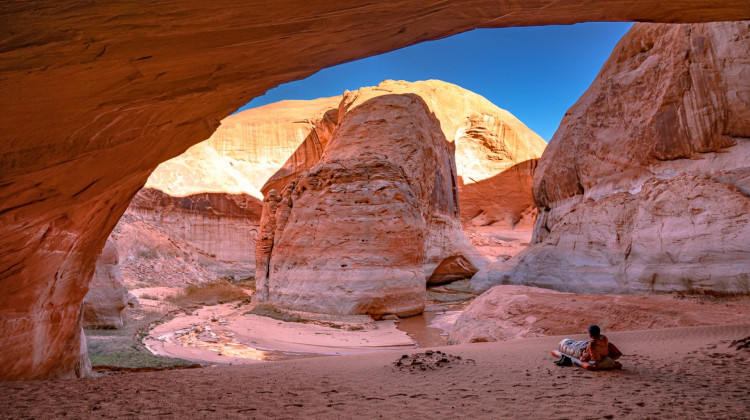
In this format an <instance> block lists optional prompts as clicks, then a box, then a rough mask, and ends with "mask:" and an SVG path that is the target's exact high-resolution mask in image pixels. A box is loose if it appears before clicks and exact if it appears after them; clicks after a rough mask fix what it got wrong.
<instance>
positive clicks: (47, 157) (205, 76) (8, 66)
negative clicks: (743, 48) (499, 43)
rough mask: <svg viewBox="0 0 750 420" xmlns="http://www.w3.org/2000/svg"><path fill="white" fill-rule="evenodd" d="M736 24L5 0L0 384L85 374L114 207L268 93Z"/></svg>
mask: <svg viewBox="0 0 750 420" xmlns="http://www.w3.org/2000/svg"><path fill="white" fill-rule="evenodd" d="M742 19H750V4H748V2H747V1H746V0H726V1H716V0H695V1H691V2H689V3H687V5H686V3H685V2H671V1H663V2H653V1H643V0H598V1H596V2H590V1H583V0H570V1H553V0H536V1H513V0H495V1H489V0H487V1H482V0H476V1H452V2H436V3H433V4H426V5H425V4H422V2H409V1H402V0H400V1H390V2H375V3H373V2H349V3H348V4H347V8H345V9H341V7H340V3H338V2H328V3H327V4H321V3H320V2H314V3H311V2H304V1H298V0H288V1H284V2H274V3H273V4H269V3H268V2H260V1H257V2H256V1H250V2H240V3H237V2H232V1H228V0H225V1H218V2H217V1H214V2H208V3H207V2H202V1H185V2H180V3H174V2H151V3H149V4H148V5H143V4H141V3H140V2H126V1H123V2H116V3H112V2H106V3H88V4H85V5H83V6H81V5H80V4H78V3H77V2H72V1H57V0H45V1H36V2H18V3H15V2H4V3H3V5H2V6H0V28H2V29H0V31H2V32H0V98H1V99H0V111H1V112H0V127H2V142H0V348H1V349H2V351H1V352H0V379H5V380H15V379H35V378H59V377H70V376H77V375H85V374H86V373H87V370H88V367H87V362H86V360H87V357H86V353H85V344H84V343H83V341H82V339H81V327H80V311H81V301H82V299H83V297H84V295H85V294H86V289H87V284H88V281H89V279H90V278H91V275H92V274H93V271H94V264H95V261H96V258H97V254H98V253H99V251H100V250H101V249H102V247H103V246H104V243H105V240H106V238H107V236H108V234H109V232H110V231H111V230H112V228H113V227H114V225H115V224H116V222H117V220H118V219H119V217H120V215H121V214H122V213H123V211H124V210H125V208H126V207H127V205H128V202H129V201H130V199H131V198H132V196H133V195H134V194H135V193H136V191H137V190H138V189H139V188H140V187H141V186H142V185H143V184H144V182H145V181H146V179H147V177H148V175H149V173H150V172H151V171H152V170H153V169H154V168H155V167H156V166H157V165H158V164H159V163H160V162H163V161H165V160H167V159H169V158H171V157H174V156H176V155H178V154H179V153H181V152H183V151H184V150H185V149H187V148H188V147H189V146H191V145H193V144H195V143H197V142H199V141H202V140H204V139H206V138H208V137H209V136H210V134H211V133H212V132H213V130H214V129H215V128H216V127H217V126H218V124H219V121H220V120H221V119H222V118H224V117H226V116H227V115H229V114H230V113H231V112H233V111H234V110H235V109H237V108H238V107H239V106H241V105H242V104H244V103H246V102H247V101H248V100H250V99H251V98H253V97H255V96H257V95H260V94H262V93H263V92H265V91H266V90H267V89H269V88H271V87H273V86H276V85H278V84H280V83H283V82H288V81H292V80H296V79H300V78H303V77H305V76H307V75H310V74H312V73H314V72H315V71H317V70H319V69H322V68H325V67H328V66H331V65H334V64H338V63H341V62H345V61H349V60H354V59H357V58H362V57H366V56H370V55H374V54H379V53H383V52H386V51H390V50H393V49H396V48H400V47H403V46H407V45H410V44H414V43H417V42H421V41H425V40H429V39H437V38H441V37H445V36H449V35H452V34H456V33H459V32H463V31H466V30H470V29H473V28H478V27H502V26H520V25H543V24H571V23H575V22H584V21H659V22H703V21H714V20H742Z"/></svg>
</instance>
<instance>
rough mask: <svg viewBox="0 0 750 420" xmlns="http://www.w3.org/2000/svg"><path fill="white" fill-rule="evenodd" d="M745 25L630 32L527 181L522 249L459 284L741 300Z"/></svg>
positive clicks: (748, 75)
mask: <svg viewBox="0 0 750 420" xmlns="http://www.w3.org/2000/svg"><path fill="white" fill-rule="evenodd" d="M749 81H750V22H748V21H743V22H730V23H709V24H693V25H666V24H636V25H634V27H633V28H632V29H631V30H630V31H629V32H628V33H627V34H626V35H625V37H624V38H623V39H622V40H621V41H620V42H619V44H618V45H617V47H616V48H615V51H614V52H613V53H612V55H611V56H610V58H609V59H608V60H607V62H606V63H605V65H604V67H603V69H602V70H601V72H600V74H599V75H598V76H597V78H596V80H595V81H594V83H593V84H592V85H591V87H590V88H589V89H588V91H586V93H585V94H584V95H583V96H582V97H581V99H580V100H579V101H578V102H577V103H576V104H575V105H574V106H573V107H572V108H571V109H570V110H569V111H568V112H567V114H566V116H565V118H564V119H563V121H562V123H561V125H560V128H559V129H558V131H557V132H556V133H555V135H554V137H553V138H552V140H551V141H550V144H549V146H548V147H547V150H546V151H545V152H544V155H543V157H542V159H541V161H540V163H539V167H538V168H537V172H536V175H535V177H534V198H535V200H536V202H537V205H538V209H539V212H540V216H539V218H538V219H537V222H536V226H535V228H534V243H533V244H532V245H531V246H530V247H529V248H528V249H526V250H524V251H523V252H522V253H520V254H519V255H517V256H516V257H514V258H512V259H511V260H508V261H507V262H504V263H496V264H493V265H490V266H488V267H486V268H485V269H484V270H482V271H481V272H479V273H477V275H475V276H474V278H473V279H472V286H473V287H474V288H475V289H477V290H486V289H487V288H489V287H490V286H492V285H495V284H525V285H534V286H541V287H549V288H554V289H557V290H562V291H575V292H584V293H611V292H615V293H622V292H626V293H627V292H659V291H670V290H711V291H718V292H730V293H733V292H742V293H747V292H750V140H749V139H750V82H749Z"/></svg>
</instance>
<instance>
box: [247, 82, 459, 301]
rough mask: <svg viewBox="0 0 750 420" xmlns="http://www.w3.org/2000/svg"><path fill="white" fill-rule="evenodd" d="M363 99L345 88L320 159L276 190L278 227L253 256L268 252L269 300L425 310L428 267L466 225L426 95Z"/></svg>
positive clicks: (265, 291) (262, 277)
mask: <svg viewBox="0 0 750 420" xmlns="http://www.w3.org/2000/svg"><path fill="white" fill-rule="evenodd" d="M358 99H359V98H358V97H357V95H356V93H355V94H349V95H345V96H344V100H343V101H342V104H341V106H340V108H339V117H338V118H339V119H340V122H339V124H340V125H339V127H338V128H337V129H336V130H335V132H334V134H333V137H332V138H331V140H330V142H329V143H328V144H327V146H326V148H325V149H324V152H323V156H322V158H321V160H320V161H319V162H318V163H317V164H315V165H314V166H313V167H312V168H310V169H309V170H307V171H305V172H303V173H302V174H301V175H300V177H299V178H298V179H297V180H295V181H292V182H291V183H290V184H289V185H288V186H287V187H285V189H284V191H283V192H282V193H281V194H280V196H278V199H276V191H275V190H271V191H270V192H269V198H268V200H267V201H266V205H265V209H264V210H266V211H268V212H269V218H268V222H266V220H264V223H263V228H264V229H266V228H273V232H272V237H271V238H269V239H270V240H272V241H273V243H272V245H271V246H270V247H266V246H265V240H266V238H265V236H266V235H264V234H262V236H263V237H264V239H263V242H261V243H260V245H259V248H258V249H259V252H258V255H257V257H256V258H258V259H261V258H265V259H267V260H268V263H267V267H266V264H261V263H260V262H259V263H258V266H259V272H258V274H257V275H256V282H257V283H256V284H257V289H258V296H259V299H260V300H262V301H264V300H265V301H268V302H270V303H272V304H275V305H279V306H283V307H290V308H294V309H302V310H307V311H315V312H327V313H343V314H364V313H367V314H372V315H382V314H387V313H396V314H400V315H409V314H414V313H419V312H421V311H422V309H423V308H424V295H425V281H426V278H427V277H428V276H429V274H428V273H426V272H425V268H426V267H425V266H426V265H429V264H430V263H431V262H432V261H429V260H431V259H435V260H437V261H438V262H439V260H442V259H443V258H444V257H448V255H442V253H441V251H442V249H434V248H435V245H437V246H438V247H440V245H442V243H444V242H448V241H450V240H451V239H453V238H454V237H457V236H458V235H460V234H461V230H460V225H459V223H458V196H457V191H456V187H455V172H454V170H455V169H454V168H455V163H454V162H453V156H452V153H451V150H450V147H449V143H448V142H447V140H446V139H445V137H444V136H443V134H442V132H441V130H440V123H439V122H438V120H437V119H436V118H435V117H434V115H432V114H431V113H430V112H429V109H428V108H427V106H426V105H425V103H424V101H423V100H422V99H421V98H420V97H418V96H416V95H382V96H374V97H373V98H371V99H366V100H362V101H358ZM355 101H356V102H357V103H356V104H355V103H354V102H355ZM274 207H276V211H275V213H274V214H273V215H270V212H272V211H273V208H274ZM264 218H265V216H264ZM271 221H274V222H275V223H271ZM264 233H265V232H264ZM464 241H465V242H467V243H468V241H466V240H465V239H464ZM267 248H270V251H271V252H270V254H266V253H264V251H265V250H266V249H267ZM441 248H442V247H441ZM433 264H434V262H433ZM433 270H434V268H433Z"/></svg>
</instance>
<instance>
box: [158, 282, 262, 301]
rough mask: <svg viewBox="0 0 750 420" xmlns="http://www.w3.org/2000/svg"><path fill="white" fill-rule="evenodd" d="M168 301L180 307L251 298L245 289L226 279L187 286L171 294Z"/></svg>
mask: <svg viewBox="0 0 750 420" xmlns="http://www.w3.org/2000/svg"><path fill="white" fill-rule="evenodd" d="M167 300H168V301H170V302H172V303H174V304H175V305H177V306H180V307H187V306H191V305H195V304H198V305H207V306H210V305H218V304H221V303H227V302H232V301H236V300H246V301H249V300H250V296H248V295H247V293H245V291H244V290H243V289H242V288H241V287H239V286H236V285H234V284H231V283H229V282H228V281H226V280H219V281H215V282H210V283H200V284H194V285H190V286H187V287H186V288H185V289H183V291H182V292H181V293H179V294H176V295H173V296H169V297H168V298H167Z"/></svg>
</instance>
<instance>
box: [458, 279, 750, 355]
mask: <svg viewBox="0 0 750 420" xmlns="http://www.w3.org/2000/svg"><path fill="white" fill-rule="evenodd" d="M748 316H750V301H747V300H743V301H737V300H734V301H730V300H727V301H715V302H707V301H706V300H704V299H694V298H690V297H685V296H681V295H678V294H674V295H666V294H659V295H601V294H587V295H582V294H572V293H562V292H557V291H554V290H549V289H541V288H538V287H529V286H513V285H509V286H495V287H493V288H491V289H490V290H488V291H487V292H485V293H483V294H482V295H481V296H479V297H478V298H476V299H475V300H474V301H472V302H471V304H469V306H468V307H467V308H466V309H465V310H464V311H463V312H462V313H461V315H459V316H458V318H457V319H456V323H455V324H454V325H453V329H452V331H451V334H450V340H451V342H453V343H454V344H465V343H476V342H488V341H507V340H514V339H518V338H525V337H538V336H546V335H572V334H575V335H580V337H581V338H580V339H583V338H584V337H585V335H583V334H586V331H587V329H588V326H589V325H591V324H598V325H599V326H600V327H601V328H602V331H603V332H604V333H605V334H606V333H608V332H609V331H636V330H648V329H654V328H675V327H691V326H698V325H719V324H735V323H744V322H746V321H745V320H747V317H748ZM550 350H551V349H550Z"/></svg>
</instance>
